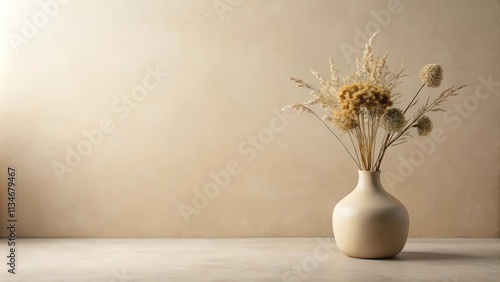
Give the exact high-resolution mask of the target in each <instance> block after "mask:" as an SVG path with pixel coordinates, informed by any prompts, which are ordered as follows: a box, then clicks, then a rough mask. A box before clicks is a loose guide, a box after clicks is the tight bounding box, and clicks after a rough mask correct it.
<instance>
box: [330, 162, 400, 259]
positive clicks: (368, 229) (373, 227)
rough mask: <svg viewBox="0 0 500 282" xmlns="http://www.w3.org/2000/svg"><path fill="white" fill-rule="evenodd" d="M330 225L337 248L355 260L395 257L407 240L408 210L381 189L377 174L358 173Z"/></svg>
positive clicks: (334, 211) (337, 206)
mask: <svg viewBox="0 0 500 282" xmlns="http://www.w3.org/2000/svg"><path fill="white" fill-rule="evenodd" d="M332 223H333V233H334V237H335V242H336V243H337V246H338V248H339V249H340V250H341V251H342V252H343V253H344V254H346V255H347V256H350V257H354V258H366V259H379V258H390V257H394V256H396V255H397V254H399V253H400V252H401V250H403V247H404V246H405V244H406V240H407V238H408V229H409V218H408V211H407V210H406V208H405V206H404V205H403V204H402V203H401V202H400V201H399V200H398V199H396V198H394V197H393V196H392V195H391V194H389V193H388V192H387V191H386V190H385V189H384V187H382V183H381V182H380V171H358V184H357V186H356V188H354V190H353V191H352V192H351V193H349V194H348V195H347V196H346V197H344V198H343V199H342V200H340V202H338V203H337V205H336V206H335V208H334V210H333V216H332Z"/></svg>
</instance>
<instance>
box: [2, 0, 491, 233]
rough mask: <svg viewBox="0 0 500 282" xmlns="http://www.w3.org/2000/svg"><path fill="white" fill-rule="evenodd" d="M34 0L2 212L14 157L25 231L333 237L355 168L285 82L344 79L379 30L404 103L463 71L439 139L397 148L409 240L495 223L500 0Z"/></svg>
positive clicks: (5, 134)
mask: <svg viewBox="0 0 500 282" xmlns="http://www.w3.org/2000/svg"><path fill="white" fill-rule="evenodd" d="M38 2H41V3H45V2H50V1H48V0H41V1H38V0H37V1H7V0H2V1H1V2H0V3H2V4H1V5H2V6H3V7H1V11H2V13H3V14H2V15H1V20H2V22H1V26H0V29H1V33H2V38H4V39H5V40H4V41H2V42H3V43H2V45H1V47H0V48H1V49H0V56H1V57H0V120H1V122H0V132H1V134H0V160H1V161H0V162H1V164H2V166H1V167H2V168H1V170H2V172H1V174H0V175H1V184H0V186H1V187H2V188H1V190H0V191H1V201H2V202H1V210H0V215H1V217H0V220H1V222H2V226H3V224H5V221H6V213H5V212H6V206H5V205H6V200H5V197H6V195H7V191H6V185H7V180H6V173H7V167H8V166H12V167H15V168H16V170H17V179H16V181H17V184H18V186H17V211H16V212H17V214H16V215H17V219H18V220H19V221H18V236H25V237H233V236H235V237H261V236H263V237H273V236H280V237H288V236H291V237H295V236H331V235H332V231H331V212H332V209H333V206H334V205H335V203H336V202H337V201H339V200H340V199H341V198H342V197H343V196H344V195H346V194H347V193H349V191H350V190H351V189H352V188H353V187H354V186H355V184H356V181H357V172H356V168H355V166H354V164H353V163H352V162H351V161H350V159H349V157H348V156H347V155H346V153H345V152H344V151H343V150H342V149H341V147H340V146H339V145H338V144H337V143H335V140H334V139H333V138H332V137H331V136H330V135H329V133H328V132H327V131H326V129H325V128H324V127H322V125H321V124H319V123H318V122H317V120H315V119H314V118H313V117H311V116H299V117H296V118H293V117H294V116H292V117H290V116H278V114H277V113H276V111H277V110H278V109H281V107H282V106H284V105H286V104H288V103H292V102H299V101H303V100H305V99H307V98H308V96H307V92H306V91H302V90H301V89H297V88H295V86H294V85H293V83H292V82H291V81H289V77H291V76H294V77H301V78H306V79H308V80H309V81H311V82H314V83H316V81H315V78H314V77H313V76H312V75H311V74H310V73H309V68H313V69H315V70H317V71H319V72H321V73H324V74H325V75H326V74H327V73H328V58H329V57H333V58H334V59H335V61H336V62H337V63H338V65H339V67H340V69H341V70H342V71H343V73H345V72H346V71H348V70H349V69H350V65H351V64H352V63H353V59H354V58H355V55H357V54H358V53H359V47H360V46H361V45H360V44H361V43H363V42H364V40H366V38H364V37H365V35H362V34H361V33H365V30H371V29H374V28H377V26H378V27H379V29H380V31H381V33H380V36H379V37H378V40H377V43H376V49H375V51H376V52H381V53H383V52H385V51H386V50H389V51H390V57H389V58H390V59H389V62H390V64H391V65H392V66H394V67H396V66H398V64H399V63H400V60H401V59H404V62H405V65H406V66H407V67H408V70H407V74H408V75H409V77H407V78H405V79H404V84H402V85H401V86H400V88H399V90H400V91H402V92H404V93H407V94H408V95H407V96H406V97H405V98H404V100H403V102H405V103H407V102H408V101H409V99H410V96H411V95H412V94H413V93H414V92H415V90H416V89H418V87H419V84H420V82H419V78H418V72H419V70H420V68H421V67H422V66H423V65H424V64H427V63H433V62H434V63H439V64H441V65H442V66H443V68H444V70H445V79H444V82H443V84H444V85H445V86H446V85H452V84H455V85H459V84H469V85H470V87H469V88H468V89H467V90H465V91H462V93H463V94H462V95H461V96H459V97H456V99H454V100H452V101H449V102H448V103H447V104H446V106H445V107H446V108H448V109H449V110H450V111H449V115H448V116H446V117H445V116H443V114H442V113H435V114H434V115H433V118H434V124H435V128H437V129H438V130H437V131H436V132H437V133H438V134H439V136H434V138H426V139H421V138H416V139H414V140H411V141H410V142H409V143H407V144H405V145H401V146H398V147H395V148H393V150H391V151H390V152H389V154H388V156H387V158H386V162H385V164H384V166H383V172H384V177H383V179H384V180H383V181H384V185H385V187H386V188H387V190H389V191H390V192H391V193H393V194H394V195H395V196H396V197H398V198H399V199H401V201H402V202H404V204H405V205H406V206H407V208H408V210H409V213H410V218H411V230H410V231H411V234H410V236H412V237H498V236H499V235H500V228H499V225H500V185H499V181H500V157H499V149H500V146H499V144H500V143H499V141H500V136H499V134H500V132H499V126H498V123H499V121H500V113H499V93H500V90H499V86H500V71H499V68H498V66H499V65H500V58H499V53H498V52H499V50H500V2H499V1H487V0H484V1H451V0H450V1H406V0H401V1H399V2H397V1H347V0H345V1H326V0H325V1H298V0H296V1H284V0H280V1H278V0H275V1H267V0H241V1H240V0H208V1H202V0H190V1H186V0H182V1H181V0H178V1H173V0H172V1H160V0H146V1H139V0H137V1H119V0H109V1H77V0H73V1H62V0H61V1H60V2H61V3H59V2H52V3H56V5H52V6H51V5H48V6H47V7H45V8H42V7H41V6H40V4H38ZM63 2H64V3H63ZM66 2H67V3H66ZM44 9H45V10H44ZM47 13H49V14H50V15H47ZM27 22H28V23H27ZM30 23H31V24H33V26H30ZM151 73H156V74H154V75H155V76H156V80H155V79H154V77H152V76H151ZM167 73H168V75H167ZM146 88H147V89H146ZM141 91H142V92H141ZM131 92H133V94H134V95H135V96H131ZM435 94H436V91H429V89H425V92H424V93H423V95H424V96H423V97H425V96H427V95H435ZM454 105H455V106H454ZM84 132H87V135H89V136H90V137H86V136H85V133H84ZM98 132H99V133H98ZM89 138H90V140H89ZM91 141H92V142H93V143H91ZM418 142H420V143H418ZM89 145H90V146H89ZM68 148H69V149H68ZM68 150H70V151H72V150H75V152H76V153H74V154H79V155H82V154H83V155H84V156H83V157H81V156H75V155H72V154H71V153H68ZM79 158H81V159H79ZM407 162H409V163H410V164H409V165H408V163H407ZM54 166H58V167H59V175H58V174H57V173H55V170H54ZM219 171H224V172H223V173H218V172H219ZM211 173H216V174H217V173H218V174H219V175H218V176H219V177H220V179H221V181H222V182H224V181H225V182H227V181H226V179H224V178H225V177H226V178H228V179H229V183H228V184H227V185H224V184H226V183H219V184H210V183H211V182H212V177H211ZM230 173H232V174H230ZM58 177H59V178H58ZM221 186H225V187H221ZM193 189H197V191H202V192H203V191H204V189H208V193H210V195H209V196H211V197H212V198H208V199H206V201H203V199H202V198H201V197H200V196H196V197H195V195H196V194H195V193H196V192H194V190H193ZM214 189H215V190H214ZM216 189H220V190H219V191H217V190H216ZM193 199H194V200H195V203H194V204H193ZM183 204H184V205H183ZM188 206H189V207H190V208H188ZM181 209H183V210H184V211H188V209H189V211H190V212H192V213H193V214H192V215H191V216H189V218H188V219H189V223H188V222H186V220H185V219H184V218H183V216H182V214H181V212H180V210H181ZM0 230H1V231H0V232H1V233H0V234H1V235H3V236H5V235H6V233H5V231H6V229H5V228H2V229H0Z"/></svg>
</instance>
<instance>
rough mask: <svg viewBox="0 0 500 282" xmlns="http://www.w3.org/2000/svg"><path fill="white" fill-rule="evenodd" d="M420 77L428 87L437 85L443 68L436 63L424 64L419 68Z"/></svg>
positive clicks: (439, 82) (441, 77) (441, 78)
mask: <svg viewBox="0 0 500 282" xmlns="http://www.w3.org/2000/svg"><path fill="white" fill-rule="evenodd" d="M420 78H421V79H422V82H423V83H424V84H425V85H426V86H428V87H433V88H436V87H439V85H441V81H442V80H443V69H442V68H441V66H440V65H438V64H428V65H425V66H424V67H423V68H422V70H420Z"/></svg>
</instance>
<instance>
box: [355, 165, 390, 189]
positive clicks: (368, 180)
mask: <svg viewBox="0 0 500 282" xmlns="http://www.w3.org/2000/svg"><path fill="white" fill-rule="evenodd" d="M356 190H372V191H385V190H384V187H382V182H381V181H380V171H362V170H358V185H357V186H356Z"/></svg>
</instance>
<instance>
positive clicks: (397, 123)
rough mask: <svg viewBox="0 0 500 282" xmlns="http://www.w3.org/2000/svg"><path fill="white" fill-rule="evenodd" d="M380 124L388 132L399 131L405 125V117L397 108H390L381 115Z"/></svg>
mask: <svg viewBox="0 0 500 282" xmlns="http://www.w3.org/2000/svg"><path fill="white" fill-rule="evenodd" d="M381 123H382V126H383V127H384V128H385V130H387V131H388V132H396V131H401V130H402V129H403V128H404V126H405V125H406V118H405V115H404V114H403V111H401V110H400V109H398V108H390V109H388V110H387V111H386V112H385V114H384V115H383V116H382V120H381Z"/></svg>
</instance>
